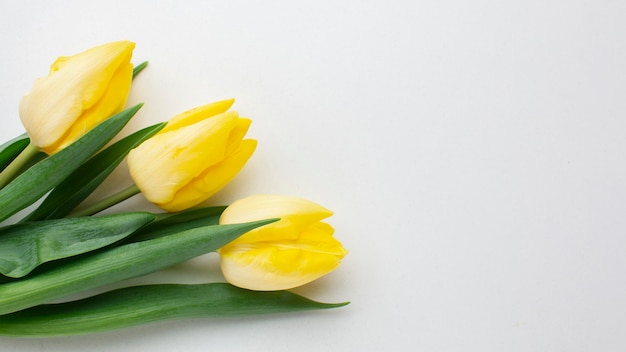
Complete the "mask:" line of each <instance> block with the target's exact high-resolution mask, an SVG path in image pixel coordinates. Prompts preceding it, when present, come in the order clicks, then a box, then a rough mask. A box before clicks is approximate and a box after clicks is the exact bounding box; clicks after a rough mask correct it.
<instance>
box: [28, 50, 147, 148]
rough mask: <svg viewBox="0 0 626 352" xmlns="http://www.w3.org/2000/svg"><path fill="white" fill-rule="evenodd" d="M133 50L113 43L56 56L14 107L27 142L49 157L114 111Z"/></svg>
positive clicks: (126, 84) (121, 101) (120, 103)
mask: <svg viewBox="0 0 626 352" xmlns="http://www.w3.org/2000/svg"><path fill="white" fill-rule="evenodd" d="M134 48H135V44H134V43H132V42H129V41H119V42H113V43H108V44H104V45H100V46H97V47H94V48H91V49H88V50H86V51H83V52H81V53H79V54H76V55H74V56H69V57H59V58H58V59H57V60H56V61H55V62H54V63H53V64H52V66H51V67H50V72H49V74H48V76H47V77H45V78H39V79H38V80H36V81H35V83H34V85H33V88H32V90H31V91H30V93H28V94H26V95H25V96H24V97H23V98H22V101H21V103H20V108H19V110H20V118H21V120H22V124H23V125H24V127H25V128H26V131H27V132H28V135H29V136H30V139H31V142H32V143H33V144H34V145H35V146H37V147H38V148H39V149H41V150H42V151H44V152H46V153H48V154H54V153H56V152H57V151H59V150H61V149H63V148H64V147H66V146H67V145H69V144H71V143H72V142H74V141H75V140H77V139H78V138H80V137H81V136H82V135H83V134H85V133H86V132H87V131H89V130H90V129H91V128H93V127H94V126H96V125H97V124H98V123H100V122H102V121H103V120H105V119H106V118H108V117H110V116H111V115H113V114H115V113H118V112H120V111H121V110H122V109H123V108H124V105H125V104H126V99H127V97H128V93H129V91H130V84H131V80H132V74H133V66H132V64H131V63H130V59H131V56H132V52H133V49H134Z"/></svg>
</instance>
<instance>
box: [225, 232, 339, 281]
mask: <svg viewBox="0 0 626 352" xmlns="http://www.w3.org/2000/svg"><path fill="white" fill-rule="evenodd" d="M244 236H246V235H244ZM219 252H220V255H221V257H220V258H221V260H220V265H221V268H222V272H223V273H224V277H225V278H226V280H227V281H228V282H230V283H231V284H233V285H235V286H238V287H242V288H247V289H251V290H259V291H271V290H284V289H290V288H294V287H298V286H301V285H304V284H306V283H309V282H311V281H313V280H315V279H318V278H320V277H322V276H324V275H326V274H327V273H329V272H330V271H332V270H334V269H335V268H337V267H338V266H339V264H341V259H342V258H343V257H344V256H345V255H346V253H347V251H346V250H345V249H344V248H343V246H342V245H341V243H339V241H337V240H336V239H335V238H333V237H332V227H330V225H328V224H323V225H322V224H319V225H318V224H316V225H314V226H312V227H311V228H309V229H308V230H307V231H306V232H305V233H303V234H302V237H301V238H300V239H298V240H295V241H289V240H288V241H278V242H257V243H254V244H251V243H245V244H237V243H233V242H231V243H230V244H227V245H226V246H224V247H223V248H222V249H220V250H219Z"/></svg>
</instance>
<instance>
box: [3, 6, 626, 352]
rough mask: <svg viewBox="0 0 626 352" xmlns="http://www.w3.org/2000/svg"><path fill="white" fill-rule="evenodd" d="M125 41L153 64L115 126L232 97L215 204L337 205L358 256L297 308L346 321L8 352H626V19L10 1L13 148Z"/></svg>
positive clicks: (184, 326) (193, 268)
mask: <svg viewBox="0 0 626 352" xmlns="http://www.w3.org/2000/svg"><path fill="white" fill-rule="evenodd" d="M119 39H130V40H133V41H135V42H136V43H137V48H136V50H135V54H134V59H133V60H134V61H135V62H136V63H138V62H140V61H143V60H149V61H150V66H149V68H148V69H147V70H146V71H144V72H143V73H142V74H141V76H140V77H139V78H138V79H137V80H136V82H135V84H134V86H133V90H132V94H131V98H130V102H129V104H134V103H137V102H145V104H146V105H145V106H144V108H143V109H142V111H141V112H140V113H139V114H138V115H137V116H136V118H135V119H134V120H133V122H132V123H131V126H130V127H129V128H128V129H127V130H125V131H126V132H128V131H130V130H133V129H136V128H137V127H139V126H146V125H148V124H150V123H153V122H159V121H163V120H167V119H168V118H169V117H171V116H173V115H175V114H177V113H179V112H182V111H184V110H187V109H189V108H192V107H195V106H198V105H201V104H204V103H207V102H210V101H214V100H218V99H223V98H228V97H236V98H237V102H236V104H235V109H236V110H238V111H239V112H240V113H241V114H242V115H244V116H248V117H250V118H252V119H253V121H254V123H253V126H252V128H251V131H250V132H249V135H250V136H251V137H253V138H255V139H258V140H259V147H258V149H257V152H256V154H255V155H254V156H253V158H252V160H251V161H250V163H249V164H248V165H247V166H246V168H245V169H244V170H243V171H242V172H241V173H240V174H239V175H238V177H237V178H236V179H235V180H234V181H233V182H232V183H231V184H230V185H229V186H228V187H227V188H225V189H224V190H223V191H221V192H220V193H219V194H218V195H217V196H216V197H215V198H214V199H213V200H211V202H210V203H214V204H224V203H228V202H231V201H233V200H235V199H238V198H241V197H244V196H246V195H250V194H255V193H275V194H283V195H294V196H300V197H304V198H308V199H311V200H314V201H316V202H319V203H321V204H323V205H325V206H326V207H328V208H330V209H332V210H334V211H335V216H333V218H331V223H332V224H333V225H334V227H335V228H336V236H337V237H338V238H339V239H340V240H341V241H342V242H343V243H344V245H345V246H346V247H347V248H348V249H349V250H350V254H349V255H348V256H347V257H346V258H345V260H344V263H343V264H342V266H341V267H340V268H339V269H338V270H336V271H335V272H333V273H331V274H330V275H328V276H327V277H325V278H323V279H321V280H319V281H317V282H314V283H312V284H310V285H307V286H305V287H302V288H300V289H298V290H297V292H299V293H302V294H305V295H307V296H309V297H311V298H314V299H318V300H322V301H330V302H335V301H344V300H349V301H351V302H352V303H351V305H349V306H348V307H345V308H342V309H338V310H332V311H321V312H309V313H302V314H291V315H278V316H266V317H252V318H236V319H221V320H192V321H176V322H164V323H158V324H153V325H147V326H142V327H138V328H133V329H128V330H122V331H116V332H111V333H104V334H98V335H92V336H81V337H72V338H52V339H38V340H19V339H6V338H2V339H0V349H2V350H3V351H15V350H18V349H19V350H24V351H65V352H67V351H86V350H90V351H208V350H213V351H624V350H625V349H626V256H625V255H624V254H625V249H626V239H625V238H626V237H625V230H626V216H625V215H624V214H625V210H626V167H625V160H626V140H625V138H624V136H625V132H626V120H625V116H626V115H625V114H626V99H624V96H625V93H626V2H624V1H622V0H615V1H610V0H604V1H601V0H596V1H583V0H571V1H550V0H542V1H534V0H526V1H487V0H478V1H460V0H457V1H446V0H441V1H394V0H387V1H324V0H321V1H320V0H317V1H308V2H297V1H274V0H267V1H187V2H184V1H180V0H175V1H128V0H107V1H99V2H87V1H2V2H1V3H0V45H1V47H2V52H1V54H0V61H1V62H2V64H1V65H0V116H1V117H0V118H1V119H2V129H1V130H0V136H1V137H2V140H6V139H8V138H11V137H14V136H16V135H17V134H19V133H21V132H22V128H21V125H20V123H19V119H18V116H17V106H18V103H19V100H20V97H21V96H22V95H23V94H24V93H26V92H27V91H28V90H29V89H30V87H31V85H32V82H33V80H34V79H35V78H36V77H39V76H43V75H45V74H46V73H47V70H48V66H49V65H50V64H51V63H52V61H53V60H54V59H55V58H56V57H57V56H60V55H70V54H74V53H76V52H79V51H82V50H84V49H86V48H88V47H91V46H94V45H97V44H101V43H104V42H108V41H113V40H119ZM128 182H130V181H129V180H128V176H127V175H126V174H125V170H124V168H121V169H120V171H118V172H116V174H115V175H114V176H113V178H112V181H109V182H108V183H107V190H108V189H112V188H115V187H122V185H124V184H125V183H126V184H127V183H128ZM137 207H139V208H142V207H145V208H148V209H152V208H151V207H150V206H147V205H146V201H145V200H144V199H143V198H142V197H141V196H137V197H135V198H133V199H132V200H130V201H129V202H127V203H125V204H124V205H122V206H121V208H124V209H130V208H137ZM201 259H202V258H201ZM205 264H206V265H205ZM181 273H185V274H181ZM164 277H165V278H166V279H168V280H171V281H176V282H178V281H193V282H204V281H210V280H220V279H221V278H220V276H219V269H217V268H216V267H215V258H212V259H211V258H205V260H204V259H203V260H196V261H195V262H192V263H187V264H185V265H181V266H178V267H177V268H174V269H172V270H171V271H170V274H169V275H164Z"/></svg>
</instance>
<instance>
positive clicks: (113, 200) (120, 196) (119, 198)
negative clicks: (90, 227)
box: [70, 184, 141, 217]
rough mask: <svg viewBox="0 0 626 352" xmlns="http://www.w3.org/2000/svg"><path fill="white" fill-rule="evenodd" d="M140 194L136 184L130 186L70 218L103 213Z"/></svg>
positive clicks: (73, 214)
mask: <svg viewBox="0 0 626 352" xmlns="http://www.w3.org/2000/svg"><path fill="white" fill-rule="evenodd" d="M139 192H141V191H140V190H139V188H138V187H137V185H136V184H132V185H131V186H130V187H128V188H126V189H124V190H121V191H119V192H117V193H115V194H113V195H110V196H108V197H106V198H104V199H102V200H100V201H98V202H97V203H95V204H92V205H90V206H88V207H87V208H84V209H81V210H79V211H77V212H75V213H72V214H71V215H70V216H72V217H78V216H89V215H93V214H96V213H99V212H101V211H103V210H104V209H107V208H110V207H112V206H114V205H115V204H118V203H121V202H123V201H125V200H126V199H128V198H130V197H132V196H134V195H135V194H137V193H139Z"/></svg>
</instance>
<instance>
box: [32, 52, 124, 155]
mask: <svg viewBox="0 0 626 352" xmlns="http://www.w3.org/2000/svg"><path fill="white" fill-rule="evenodd" d="M132 73H133V65H131V64H130V63H125V64H122V65H121V66H120V67H119V69H118V70H117V72H116V73H115V75H113V77H112V79H111V82H110V83H109V86H108V87H107V90H106V91H105V92H104V94H103V95H102V97H101V98H100V100H98V102H97V103H96V104H95V105H93V106H92V107H91V108H89V109H87V110H85V111H84V112H83V113H82V115H81V116H80V117H79V118H78V119H76V121H74V123H73V124H72V126H71V127H70V129H69V130H68V131H67V132H66V133H65V135H64V136H63V137H61V138H60V139H59V140H58V141H57V142H56V143H55V144H53V145H51V146H49V147H46V148H41V150H42V151H43V152H45V153H47V154H49V155H51V154H54V153H56V152H58V151H59V150H61V149H63V148H65V147H67V146H68V145H70V144H71V143H73V142H74V141H76V140H77V139H78V138H80V137H81V136H82V135H84V134H85V133H87V132H88V131H89V130H91V129H92V128H94V127H95V126H96V125H98V124H99V123H100V122H102V121H104V120H105V119H107V118H108V117H111V116H112V115H114V114H116V113H118V112H120V111H122V110H123V109H124V106H125V105H126V100H127V98H128V93H129V92H130V86H131V81H132Z"/></svg>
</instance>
